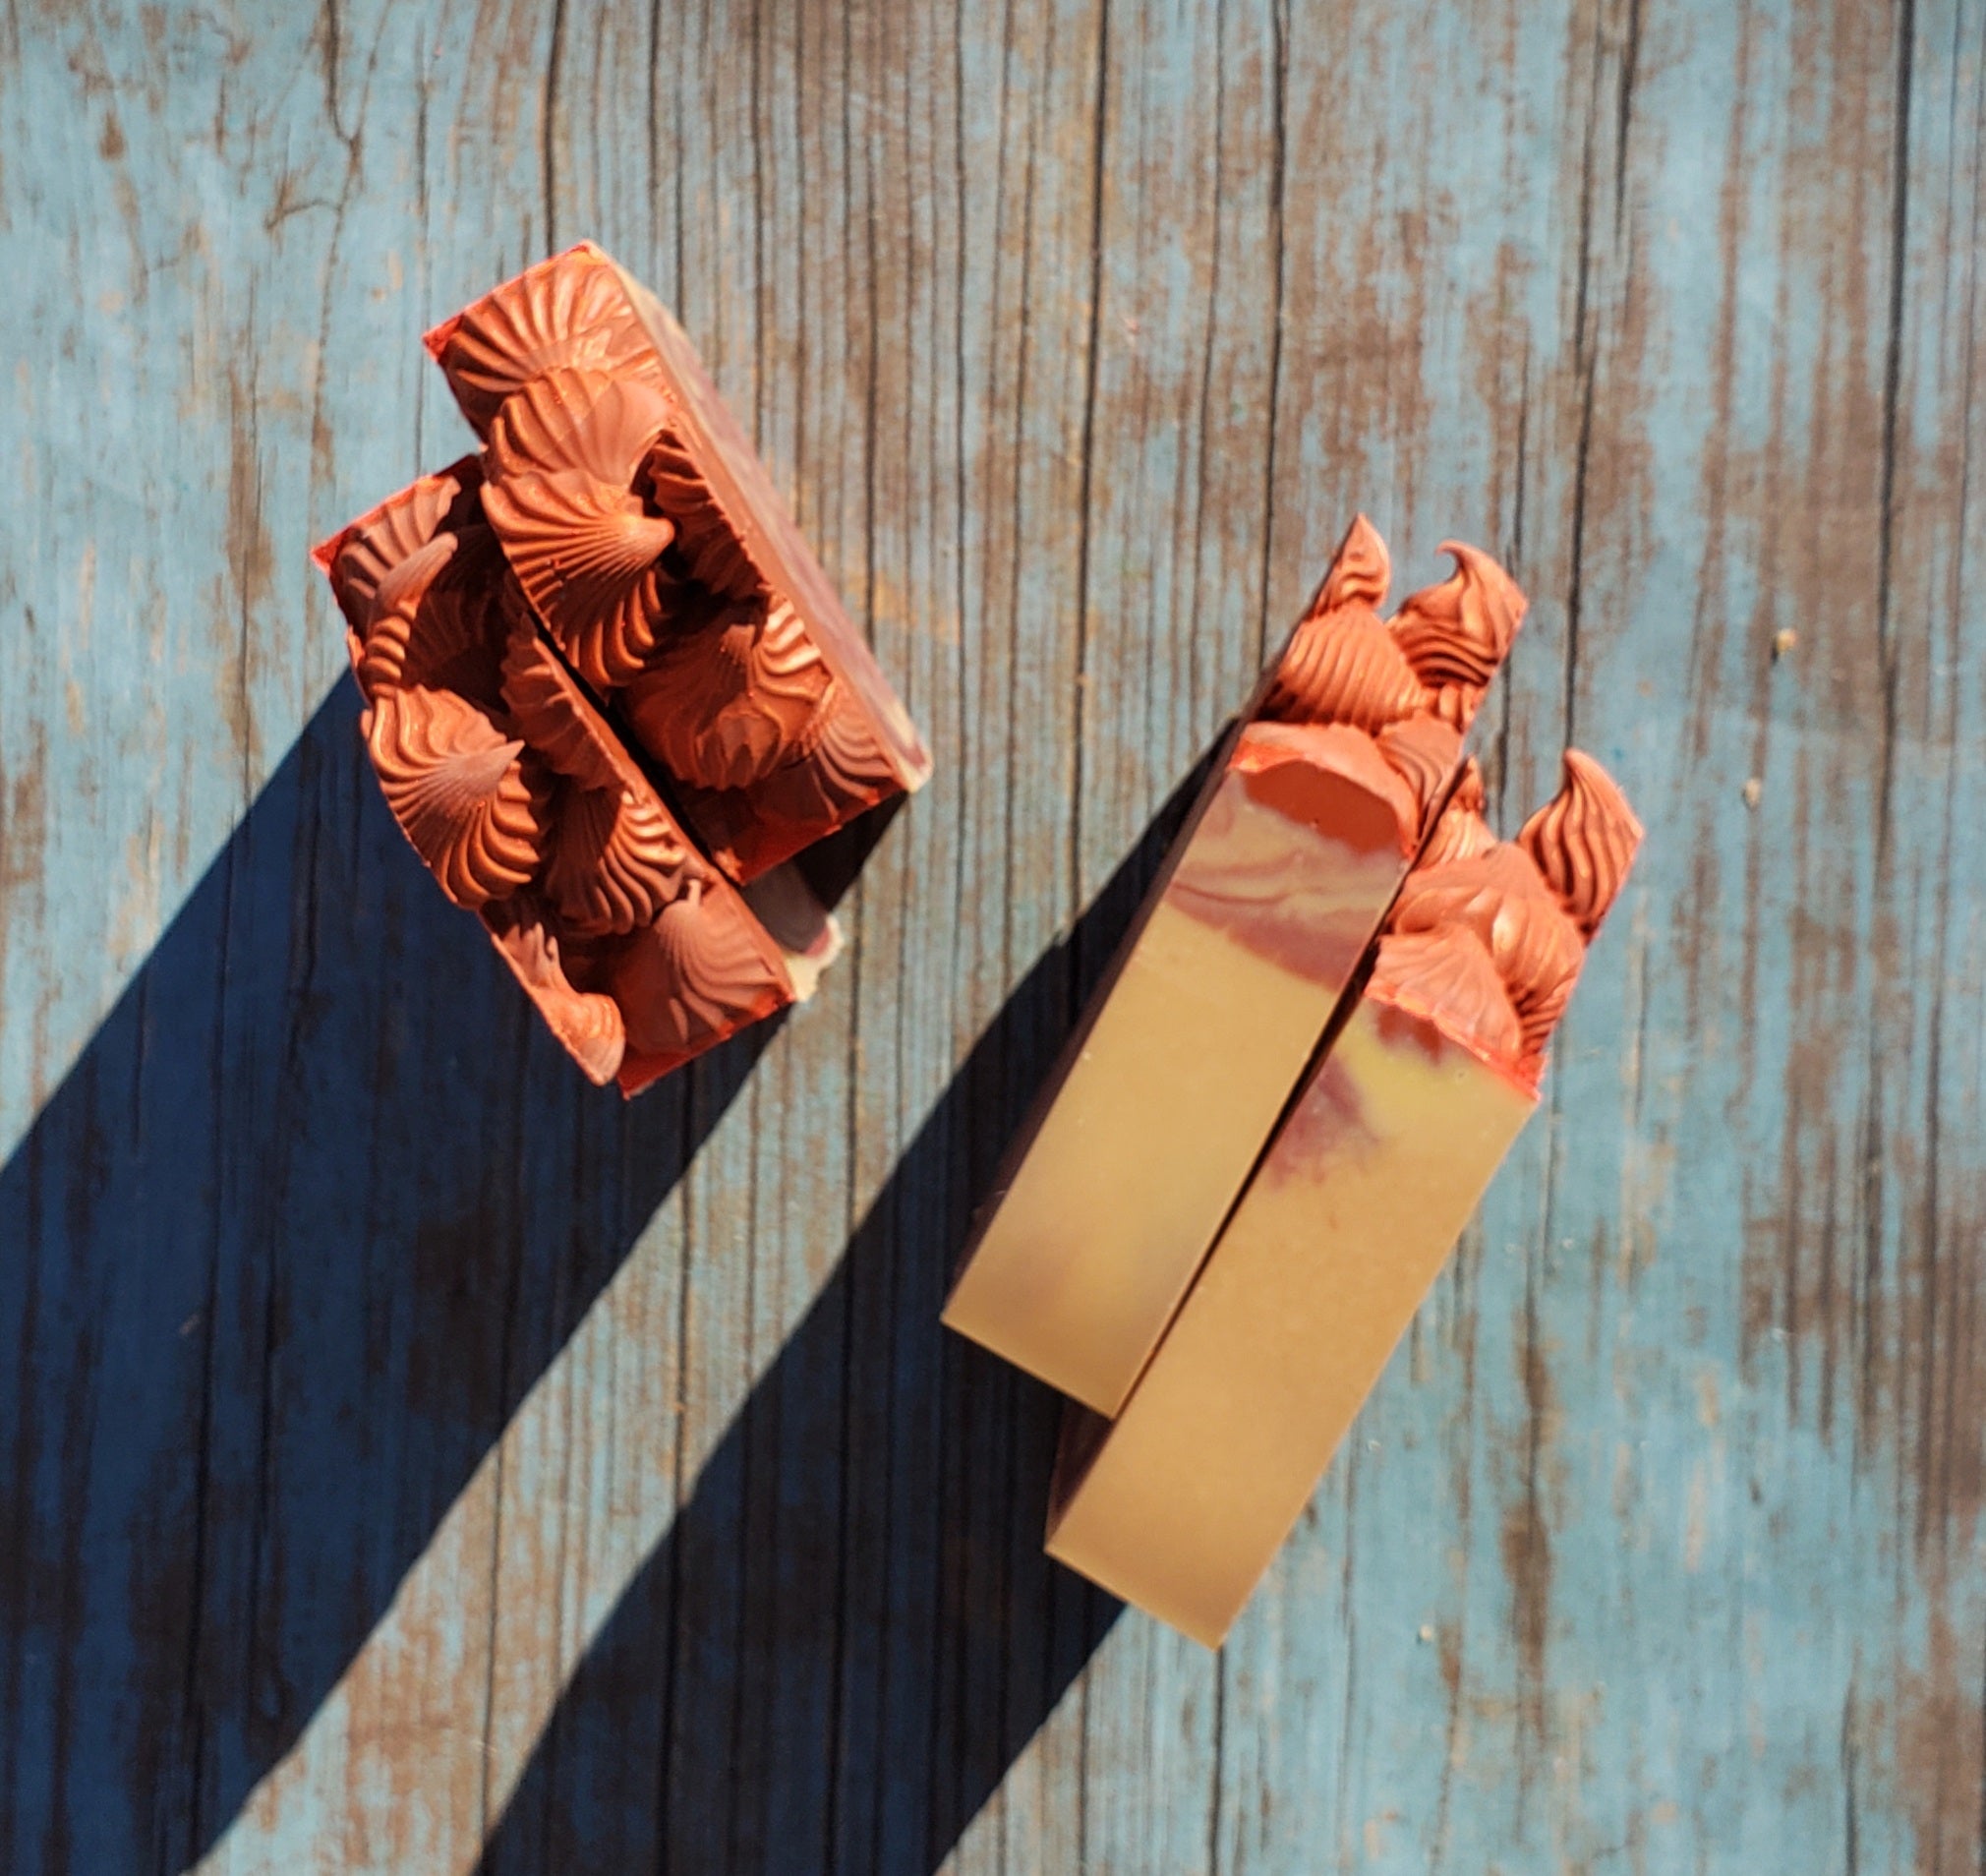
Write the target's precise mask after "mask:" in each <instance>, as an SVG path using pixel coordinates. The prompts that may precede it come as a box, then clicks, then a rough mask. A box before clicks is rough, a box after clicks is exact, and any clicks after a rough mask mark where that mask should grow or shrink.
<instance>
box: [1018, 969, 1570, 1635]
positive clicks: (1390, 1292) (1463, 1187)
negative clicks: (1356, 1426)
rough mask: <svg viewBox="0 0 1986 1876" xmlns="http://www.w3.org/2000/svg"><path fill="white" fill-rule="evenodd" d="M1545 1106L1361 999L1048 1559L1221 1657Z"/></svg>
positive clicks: (1065, 1504) (1418, 1024)
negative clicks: (1505, 1162)
mask: <svg viewBox="0 0 1986 1876" xmlns="http://www.w3.org/2000/svg"><path fill="white" fill-rule="evenodd" d="M1536 1101H1537V1097H1536V1095H1535V1094H1533V1093H1532V1092H1531V1091H1530V1090H1529V1089H1528V1088H1525V1087H1523V1086H1522V1085H1519V1084H1518V1083H1516V1082H1514V1081H1513V1080H1511V1079H1510V1078H1508V1077H1506V1076H1503V1075H1501V1074H1499V1073H1498V1072H1497V1071H1495V1070H1493V1069H1490V1068H1489V1067H1488V1066H1487V1065H1486V1064H1484V1063H1482V1062H1481V1061H1479V1060H1478V1059H1477V1058H1476V1057H1475V1056H1474V1055H1472V1054H1471V1053H1470V1052H1469V1051H1468V1050H1466V1049H1464V1048H1463V1047H1461V1046H1460V1045H1459V1044H1457V1043H1455V1042H1453V1041H1452V1040H1450V1039H1449V1038H1447V1037H1446V1036H1444V1035H1442V1034H1441V1032H1440V1031H1439V1030H1438V1029H1436V1028H1435V1027H1434V1026H1432V1025H1431V1024H1429V1023H1428V1022H1427V1021H1426V1020H1425V1019H1423V1018H1419V1017H1414V1016H1410V1015H1408V1014H1406V1013H1404V1012H1400V1011H1397V1010H1394V1009H1393V1008H1392V1006H1390V1005H1387V1004H1384V1003H1379V1002H1376V1001H1374V1000H1373V999H1371V998H1364V999H1361V1001H1360V1004H1359V1006H1358V1008H1357V1009H1356V1011H1355V1012H1354V1013H1353V1015H1352V1017H1351V1018H1350V1020H1349V1021H1348V1022H1347V1023H1346V1025H1345V1026H1344V1028H1343V1030H1342V1031H1341V1032H1340V1034H1339V1036H1338V1039H1337V1042H1336V1044H1335V1046H1334V1047H1333V1049H1332V1051H1331V1054H1330V1057H1329V1058H1328V1061H1327V1064H1326V1068H1325V1071H1324V1073H1323V1074H1321V1075H1319V1076H1318V1077H1317V1079H1316V1080H1314V1082H1313V1083H1312V1084H1311V1086H1310V1088H1309V1089H1308V1090H1307V1091H1306V1093H1305V1095H1304V1097H1303V1099H1302V1101H1301V1102H1300V1103H1299V1104H1298V1106H1297V1107H1296V1108H1294V1109H1293V1110H1292V1112H1291V1116H1290V1120H1289V1122H1288V1124H1287V1125H1286V1127H1285V1129H1284V1131H1283V1133H1282V1135H1281V1136H1280V1137H1279V1138H1278V1140H1277V1143H1276V1145H1275V1146H1274V1148H1273V1149H1272V1150H1271V1151H1270V1153H1269V1155H1268V1157H1267V1158H1266V1159H1265V1160H1264V1161H1263V1163H1262V1166H1261V1170H1260V1172H1259V1173H1258V1174H1257V1175H1256V1178H1255V1180H1254V1181H1253V1182H1252V1183H1251V1184H1250V1187H1249V1192H1248V1196H1247V1197H1246V1198H1245V1199H1244V1200H1243V1202H1242V1203H1241V1205H1240V1206H1239V1207H1238V1208H1237V1209H1236V1212H1235V1215H1234V1217H1233V1219H1232V1221H1231V1222H1230V1223H1229V1225H1228V1228H1227V1230H1226V1231H1225V1233H1223V1235H1222V1237H1221V1240H1220V1246H1219V1249H1218V1250H1217V1251H1216V1252H1215V1254H1214V1255H1213V1256H1212V1257H1210V1258H1209V1259H1208V1260H1206V1264H1205V1267H1204V1269H1203V1270H1202V1272H1201V1274H1200V1278H1199V1281H1198V1283H1197V1284H1196V1285H1195V1287H1194V1290H1193V1293H1192V1295H1191V1296H1190V1297H1189V1298H1188V1300H1187V1302H1186V1305H1185V1307H1184V1308H1183V1309H1181V1311H1180V1312H1179V1315H1178V1318H1177V1319H1176V1320H1175V1321H1174V1322H1173V1324H1172V1327H1171V1329H1170V1331H1169V1332H1168V1333H1167V1335H1166V1337H1165V1341H1164V1343H1163V1345H1162V1347H1161V1349H1160V1351H1159V1354H1158V1355H1157V1357H1156V1358H1155V1359H1154V1360H1153V1361H1152V1363H1151V1365H1150V1367H1149V1368H1148V1369H1147V1370H1146V1371H1145V1374H1144V1377H1143V1378H1142V1379H1141V1380H1140V1381H1139V1385H1138V1387H1137V1389H1136V1390H1135V1391H1134V1393H1133V1394H1132V1396H1131V1399H1130V1400H1129V1401H1128V1402H1127V1403H1126V1404H1125V1406H1124V1408H1123V1411H1122V1413H1121V1414H1120V1415H1119V1417H1118V1419H1117V1421H1116V1423H1115V1424H1114V1425H1113V1426H1111V1427H1110V1428H1109V1430H1108V1432H1107V1433H1105V1434H1104V1435H1103V1436H1102V1437H1101V1439H1100V1441H1099V1442H1098V1443H1096V1445H1095V1446H1094V1449H1093V1452H1092V1454H1091V1457H1090V1459H1089V1463H1088V1467H1087V1470H1086V1471H1085V1472H1083V1473H1082V1474H1081V1478H1080V1479H1069V1478H1064V1479H1061V1480H1058V1484H1057V1495H1058V1503H1057V1505H1056V1507H1055V1510H1054V1512H1053V1513H1052V1514H1051V1519H1050V1524H1049V1531H1048V1552H1049V1554H1050V1555H1051V1556H1054V1557H1057V1558H1059V1559H1060V1560H1061V1561H1063V1562H1064V1563H1067V1564H1069V1565H1070V1566H1071V1567H1072V1568H1074V1569H1077V1570H1080V1571H1081V1572H1082V1574H1083V1575H1085V1576H1088V1577H1090V1578H1091V1579H1093V1580H1094V1581H1096V1582H1098V1583H1101V1584H1102V1585H1103V1586H1104V1587H1105V1588H1107V1589H1109V1590H1111V1591H1113V1592H1115V1593H1116V1594H1117V1595H1119V1596H1122V1597H1123V1598H1124V1599H1125V1600H1126V1601H1127V1602H1130V1603H1135V1604H1136V1605H1137V1606H1138V1607H1139V1608H1140V1609H1143V1610H1145V1611H1146V1612H1149V1613H1151V1614H1154V1615H1156V1616H1158V1617H1159V1618H1160V1619H1161V1620H1163V1621H1166V1622H1169V1623H1171V1624H1172V1626H1174V1627H1175V1628H1178V1629H1180V1630H1182V1631H1183V1632H1184V1633H1186V1634H1188V1635H1191V1636H1193V1637H1194V1638H1195V1639H1196V1640H1197V1641H1201V1642H1204V1643H1205V1644H1206V1645H1207V1646H1208V1647H1216V1646H1218V1645H1219V1643H1220V1641H1221V1638H1222V1637H1223V1636H1224V1635H1225V1634H1226V1633H1227V1630H1228V1627H1229V1624H1230V1623H1232V1622H1233V1620H1234V1618H1235V1616H1236V1615H1237V1614H1239V1613H1240V1612H1241V1610H1242V1607H1243V1605H1244V1604H1245V1603H1246V1602H1247V1601H1248V1598H1249V1595H1250V1592H1251V1591H1252V1590H1253V1589H1254V1588H1255V1585H1256V1580H1257V1579H1258V1578H1259V1577H1260V1575H1261V1573H1262V1571H1263V1570H1265V1569H1266V1568H1267V1567H1268V1564H1269V1562H1270V1560H1271V1559H1272V1558H1273V1557H1274V1555H1275V1554H1276V1552H1277V1551H1278V1550H1279V1549H1280V1548H1281V1546H1282V1543H1283V1540H1284V1539H1285V1538H1286V1537H1287V1536H1288V1535H1289V1532H1290V1528H1291V1526H1293V1525H1294V1524H1295V1523H1296V1521H1297V1519H1298V1517H1299V1516H1300V1515H1301V1514H1302V1512H1303V1508H1304V1506H1305V1504H1306V1503H1307V1502H1308V1501H1309V1499H1310V1496H1311V1494H1312V1493H1313V1492H1314V1490H1315V1489H1316V1483H1317V1479H1318V1477H1319V1476H1320V1475H1321V1474H1322V1472H1323V1470H1324V1468H1325V1467H1326V1466H1327V1465H1328V1464H1329V1463H1330V1458H1331V1455H1332V1453H1333V1452H1335V1451H1336V1450H1337V1447H1338V1443H1339V1441H1340V1440H1341V1439H1342V1438H1343V1437H1344V1434H1345V1430H1346V1428H1347V1427H1349V1426H1350V1425H1351V1422H1352V1420H1353V1417H1354V1416H1355V1415H1356V1414H1357V1413H1358V1410H1359V1407H1360V1404H1361V1403H1362V1402H1363V1401H1364V1400H1365V1397H1366V1395H1367V1394H1368V1393H1369V1392H1370V1391H1371V1389H1372V1386H1373V1382H1374V1381H1375V1380H1377V1378H1378V1377H1379V1374H1380V1372H1381V1371H1382V1370H1383V1369H1384V1367H1385V1365H1386V1360H1387V1358H1388V1356H1390V1355H1391V1353H1392V1351H1393V1348H1394V1346H1395V1344H1396V1343H1397V1342H1398V1341H1399V1339H1400V1336H1401V1335H1402V1333H1404V1331H1405V1329H1406V1326H1407V1324H1408V1322H1410V1321H1411V1320H1412V1319H1413V1316H1414V1312H1415V1311H1416V1310H1417V1309H1418V1308H1419V1307H1420V1304H1421V1300H1422V1298H1423V1297H1425V1296H1426V1294H1427V1292H1428V1288H1429V1286H1430V1285H1431V1283H1432V1282H1433V1280H1434V1277H1435V1275H1436V1274H1437V1273H1438V1272H1439V1270H1440V1268H1441V1264H1442V1262H1443V1260H1445V1259H1446V1257H1447V1255H1448V1251H1449V1248H1450V1247H1451V1246H1452V1245H1453V1244H1454V1242H1455V1239H1456V1238H1457V1237H1458V1236H1459V1235H1460V1233H1461V1230H1462V1227H1463V1226H1464V1225H1465V1224H1467V1222H1468V1220H1469V1215H1470V1213H1471V1212H1472V1211H1473V1210H1474V1209H1475V1206H1476V1204H1477V1202H1478V1201H1479V1200H1480V1198H1481V1197H1482V1195H1483V1192H1484V1191H1485V1189H1486V1188H1487V1187H1488V1186H1489V1183H1490V1178H1491V1177H1492V1175H1493V1174H1494V1173H1495V1171H1496V1168H1497V1166H1498V1164H1500V1163H1501V1161H1502V1158H1503V1155H1504V1153H1505V1151H1506V1150H1507V1149H1508V1148H1509V1145H1510V1143H1511V1142H1512V1141H1514V1140H1515V1139H1516V1138H1517V1135H1518V1132H1519V1131H1520V1130H1521V1129H1522V1127H1523V1125H1524V1123H1525V1121H1526V1120H1527V1119H1528V1118H1529V1117H1530V1114H1531V1110H1532V1108H1533V1107H1534V1105H1535V1104H1536Z"/></svg>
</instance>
